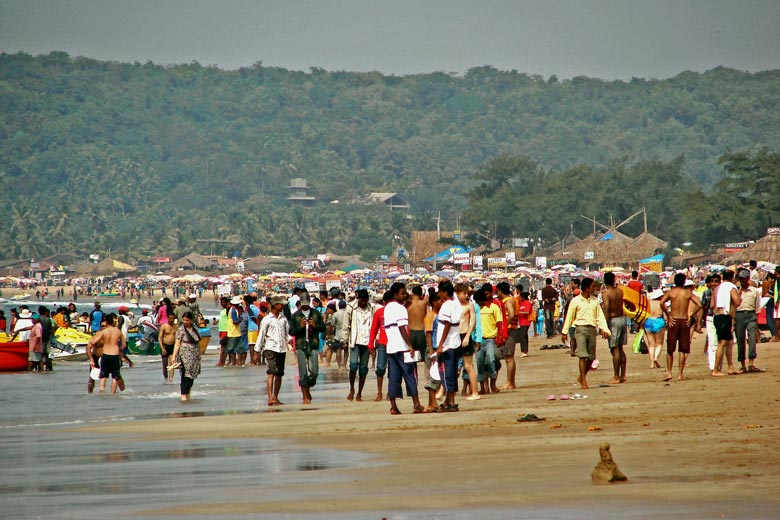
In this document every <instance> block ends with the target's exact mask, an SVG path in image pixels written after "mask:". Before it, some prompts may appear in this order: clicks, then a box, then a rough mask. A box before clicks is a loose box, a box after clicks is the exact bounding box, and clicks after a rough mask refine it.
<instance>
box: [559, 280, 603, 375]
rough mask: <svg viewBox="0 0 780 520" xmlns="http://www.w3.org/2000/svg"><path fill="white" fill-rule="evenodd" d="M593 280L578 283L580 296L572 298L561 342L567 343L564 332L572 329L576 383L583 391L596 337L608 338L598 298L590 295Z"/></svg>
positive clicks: (594, 357)
mask: <svg viewBox="0 0 780 520" xmlns="http://www.w3.org/2000/svg"><path fill="white" fill-rule="evenodd" d="M593 283H594V282H593V278H584V279H583V280H582V282H580V294H579V296H575V297H574V298H572V300H571V303H570V304H569V310H568V312H567V313H566V321H565V322H564V323H563V330H564V333H563V334H562V339H563V342H564V343H566V341H567V339H568V338H567V334H566V331H568V330H569V328H570V327H572V326H573V327H574V335H575V337H576V338H577V357H578V358H579V369H580V375H579V377H578V378H577V381H578V382H579V383H580V386H581V387H582V388H583V389H587V388H588V381H587V379H586V377H587V375H588V372H590V369H591V366H592V364H593V360H594V359H596V335H597V334H598V333H601V337H602V338H604V339H607V338H609V336H610V332H609V325H608V324H607V319H606V318H605V317H604V311H603V310H602V309H601V305H600V304H599V300H598V298H596V297H595V296H593V295H592V291H593Z"/></svg>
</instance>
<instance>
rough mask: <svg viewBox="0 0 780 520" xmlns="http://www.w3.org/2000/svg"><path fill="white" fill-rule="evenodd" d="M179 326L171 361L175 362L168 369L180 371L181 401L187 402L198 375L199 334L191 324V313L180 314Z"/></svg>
mask: <svg viewBox="0 0 780 520" xmlns="http://www.w3.org/2000/svg"><path fill="white" fill-rule="evenodd" d="M181 321H182V323H181V326H180V327H179V328H178V329H176V343H175V344H174V347H173V359H175V360H176V362H175V363H174V364H173V365H171V366H170V367H169V370H173V369H175V368H180V369H181V385H180V388H181V400H182V401H189V400H190V392H191V391H192V385H193V383H194V382H195V378H197V377H198V376H199V375H200V346H199V343H200V333H198V329H197V327H195V326H194V325H193V323H192V313H191V312H185V313H184V314H182V318H181Z"/></svg>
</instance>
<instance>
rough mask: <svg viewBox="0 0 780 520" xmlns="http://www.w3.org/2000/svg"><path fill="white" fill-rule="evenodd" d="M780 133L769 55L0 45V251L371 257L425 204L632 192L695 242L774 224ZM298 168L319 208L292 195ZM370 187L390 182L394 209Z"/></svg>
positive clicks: (663, 223)
mask: <svg viewBox="0 0 780 520" xmlns="http://www.w3.org/2000/svg"><path fill="white" fill-rule="evenodd" d="M779 138H780V71H767V72H762V73H756V74H750V73H744V72H739V71H736V70H732V69H726V68H716V69H713V70H710V71H708V72H705V73H703V74H699V73H692V72H683V73H681V74H679V75H678V76H676V77H674V78H671V79H668V80H644V79H634V80H632V81H629V82H622V81H602V80H598V79H592V78H585V77H577V78H574V79H572V80H567V81H558V80H557V79H556V78H555V77H550V78H547V79H545V78H542V77H540V76H532V75H527V74H523V73H520V72H516V71H499V70H496V69H495V68H493V67H488V66H486V67H479V68H474V69H471V70H469V71H468V72H467V73H466V74H465V75H463V76H455V75H450V74H445V73H441V72H435V73H431V74H418V75H411V76H403V77H398V76H384V75H382V74H380V73H376V72H375V73H352V72H342V71H334V72H331V71H325V70H322V69H318V68H313V69H311V70H310V71H309V72H307V73H304V72H299V71H290V70H285V69H281V68H275V67H265V66H263V65H262V64H261V63H257V64H255V66H253V67H249V68H242V69H239V70H236V71H224V70H220V69H217V68H215V67H204V66H201V65H200V64H198V63H194V62H193V63H190V64H186V65H177V66H169V67H163V66H158V65H155V64H153V63H151V62H149V63H145V64H141V63H134V64H129V63H115V62H101V61H97V60H93V59H89V58H73V57H70V56H68V55H67V54H65V53H62V52H53V53H50V54H48V55H45V56H30V55H28V54H24V53H18V54H0V180H1V181H2V186H3V191H4V194H5V198H6V203H5V204H4V205H3V206H2V209H0V217H2V222H3V225H2V226H0V238H1V239H2V243H3V244H4V245H5V247H4V248H3V250H2V252H0V257H2V258H28V257H29V258H35V257H40V256H43V255H47V254H51V253H55V252H76V253H79V254H86V253H90V252H104V253H105V252H107V251H109V250H110V251H112V252H113V253H114V254H116V255H117V256H121V257H124V258H129V259H132V258H138V257H141V256H144V255H149V254H153V253H166V254H176V253H182V254H184V253H187V252H190V251H203V250H204V249H206V247H205V246H203V245H202V243H198V242H196V240H197V239H209V238H219V239H223V240H229V241H232V242H233V245H228V246H221V247H220V248H219V250H217V251H216V252H219V253H227V254H230V255H232V254H233V253H234V252H237V253H238V254H239V255H240V256H253V255H257V254H292V255H297V254H302V255H311V254H315V253H318V252H324V251H331V252H334V253H359V254H362V255H363V256H365V257H366V258H370V257H375V256H377V255H380V254H389V253H390V252H391V251H392V246H393V244H392V240H393V236H395V235H398V236H401V237H406V236H408V233H409V232H410V230H411V229H432V228H434V227H435V225H436V223H435V221H434V219H433V216H434V215H436V214H438V212H439V211H441V214H442V217H443V219H444V221H445V222H446V223H447V226H448V227H454V222H455V217H457V216H462V217H463V220H462V222H463V223H464V228H465V229H469V230H476V231H481V232H483V233H487V234H489V233H488V230H492V229H495V230H496V231H497V232H498V236H497V238H499V239H500V240H508V239H509V238H511V237H513V236H529V237H535V238H541V239H542V240H543V241H547V242H549V243H552V242H554V241H556V240H557V239H559V238H561V237H562V236H565V235H568V234H569V232H570V230H571V229H572V226H574V232H575V233H577V234H579V235H580V236H583V235H585V234H586V233H588V231H589V230H590V224H589V223H588V222H586V221H585V220H584V219H582V218H580V215H581V214H585V215H589V216H595V217H596V218H597V219H600V220H607V219H608V217H609V215H614V217H615V219H617V220H620V219H622V218H625V217H626V216H628V215H629V214H631V213H633V212H634V211H636V210H637V209H640V208H641V207H647V208H648V215H649V219H650V224H651V225H650V229H649V231H650V232H651V233H653V234H656V235H658V236H659V237H661V238H664V239H666V240H668V241H670V243H672V244H673V245H679V244H680V243H682V242H684V241H690V242H694V243H695V244H696V245H697V246H698V247H706V246H707V245H708V244H710V243H713V242H722V241H733V240H744V239H748V238H757V237H759V236H761V235H763V229H764V228H765V227H766V226H767V225H769V224H778V223H780V217H779V216H778V209H777V204H776V201H777V200H780V198H779V197H780V193H778V192H777V190H778V188H777V186H778V179H780V169H779V166H778V164H780V157H778V154H777V149H776V147H777V143H778V142H780V139H779ZM293 177H303V178H305V179H306V180H307V181H308V184H309V185H310V186H311V187H312V190H311V192H312V195H315V196H316V197H317V200H318V204H317V205H316V206H315V207H314V208H310V209H305V208H290V207H289V203H288V202H287V200H286V197H287V196H288V194H289V193H288V191H289V190H288V189H287V186H288V185H289V183H290V179H291V178H293ZM369 192H397V193H399V194H400V195H401V196H402V197H404V198H405V199H406V200H407V201H409V202H410V204H411V207H412V209H411V211H410V214H409V218H407V217H406V215H405V214H401V213H398V212H395V213H390V212H389V211H387V210H385V209H384V208H379V207H369V206H365V205H363V204H362V203H360V202H359V201H361V200H362V198H363V197H364V196H365V195H366V194H367V193H369ZM333 201H338V204H333V203H332V202H333ZM506 212H511V213H512V214H513V215H515V216H514V217H513V218H512V219H511V221H507V219H502V218H501V215H503V214H505V213H506ZM629 231H630V230H629Z"/></svg>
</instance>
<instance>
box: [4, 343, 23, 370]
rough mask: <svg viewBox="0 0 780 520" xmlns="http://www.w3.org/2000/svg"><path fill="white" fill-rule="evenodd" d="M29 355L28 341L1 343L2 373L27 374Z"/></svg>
mask: <svg viewBox="0 0 780 520" xmlns="http://www.w3.org/2000/svg"><path fill="white" fill-rule="evenodd" d="M28 355H29V346H28V344H27V342H26V341H12V342H6V343H0V372H25V371H26V370H27V357H28Z"/></svg>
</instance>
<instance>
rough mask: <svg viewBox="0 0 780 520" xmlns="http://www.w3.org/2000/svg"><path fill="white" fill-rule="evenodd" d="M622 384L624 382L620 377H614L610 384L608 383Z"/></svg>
mask: <svg viewBox="0 0 780 520" xmlns="http://www.w3.org/2000/svg"><path fill="white" fill-rule="evenodd" d="M622 382H623V381H621V380H620V378H619V377H613V378H612V379H610V380H609V383H607V384H608V385H619V384H620V383H622Z"/></svg>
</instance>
